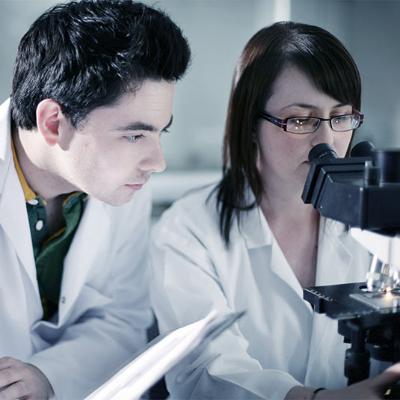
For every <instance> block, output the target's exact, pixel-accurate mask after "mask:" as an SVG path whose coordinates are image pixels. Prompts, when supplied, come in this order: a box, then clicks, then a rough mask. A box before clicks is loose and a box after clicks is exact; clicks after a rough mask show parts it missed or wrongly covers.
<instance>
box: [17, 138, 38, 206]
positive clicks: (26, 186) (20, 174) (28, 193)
mask: <svg viewBox="0 0 400 400" xmlns="http://www.w3.org/2000/svg"><path fill="white" fill-rule="evenodd" d="M11 148H12V154H13V159H14V165H15V169H16V171H17V175H18V179H19V181H20V183H21V186H22V190H23V191H24V196H25V201H30V200H33V199H36V198H37V194H36V193H35V192H34V191H33V190H32V189H31V187H30V186H29V184H28V182H27V180H26V178H25V175H24V173H23V172H22V169H21V165H20V164H19V161H18V157H17V152H16V151H15V145H14V141H13V140H12V139H11Z"/></svg>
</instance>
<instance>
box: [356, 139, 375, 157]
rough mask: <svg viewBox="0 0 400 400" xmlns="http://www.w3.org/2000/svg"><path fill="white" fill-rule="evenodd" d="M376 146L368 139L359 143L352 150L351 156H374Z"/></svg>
mask: <svg viewBox="0 0 400 400" xmlns="http://www.w3.org/2000/svg"><path fill="white" fill-rule="evenodd" d="M374 151H375V146H374V145H373V144H372V143H371V142H370V141H368V140H366V141H364V142H360V143H357V144H356V145H355V146H354V147H353V148H352V149H351V152H350V156H351V157H372V154H373V152H374Z"/></svg>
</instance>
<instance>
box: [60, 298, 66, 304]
mask: <svg viewBox="0 0 400 400" xmlns="http://www.w3.org/2000/svg"><path fill="white" fill-rule="evenodd" d="M66 301H67V299H66V298H65V296H63V297H61V303H62V304H65V302H66Z"/></svg>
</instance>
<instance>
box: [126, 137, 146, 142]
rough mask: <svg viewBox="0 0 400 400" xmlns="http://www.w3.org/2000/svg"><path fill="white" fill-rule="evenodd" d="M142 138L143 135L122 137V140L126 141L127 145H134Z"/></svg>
mask: <svg viewBox="0 0 400 400" xmlns="http://www.w3.org/2000/svg"><path fill="white" fill-rule="evenodd" d="M142 138H144V135H129V136H124V139H126V140H127V141H128V142H129V143H136V142H137V141H139V140H140V139H142Z"/></svg>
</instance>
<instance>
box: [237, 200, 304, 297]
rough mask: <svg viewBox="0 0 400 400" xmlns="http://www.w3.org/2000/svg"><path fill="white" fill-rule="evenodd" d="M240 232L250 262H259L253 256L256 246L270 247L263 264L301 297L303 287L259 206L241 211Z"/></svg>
mask: <svg viewBox="0 0 400 400" xmlns="http://www.w3.org/2000/svg"><path fill="white" fill-rule="evenodd" d="M240 232H241V235H242V236H243V238H244V240H245V243H246V246H247V248H248V250H249V254H250V259H251V260H252V261H251V262H256V263H258V262H260V261H256V260H259V258H258V257H253V256H252V255H255V254H256V253H257V252H256V251H255V250H256V249H258V248H261V247H264V246H269V247H270V254H271V259H270V260H264V263H265V266H266V267H267V265H270V266H271V270H272V271H273V272H274V273H275V274H276V275H278V276H279V278H280V279H282V281H283V282H285V283H286V284H287V285H288V286H289V287H290V288H291V289H292V290H294V292H295V293H296V294H297V295H298V296H300V298H303V289H302V288H301V285H300V283H299V281H298V280H297V278H296V276H295V274H294V272H293V270H292V268H291V267H290V265H289V264H288V262H287V260H286V258H285V256H284V254H283V252H282V250H281V249H280V247H279V244H278V242H277V241H276V240H275V238H274V237H273V234H272V232H271V229H270V228H269V225H268V222H267V220H266V219H265V217H264V214H263V212H262V210H261V208H260V207H255V208H253V209H252V210H250V211H248V212H247V213H243V215H242V216H241V220H240Z"/></svg>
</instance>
